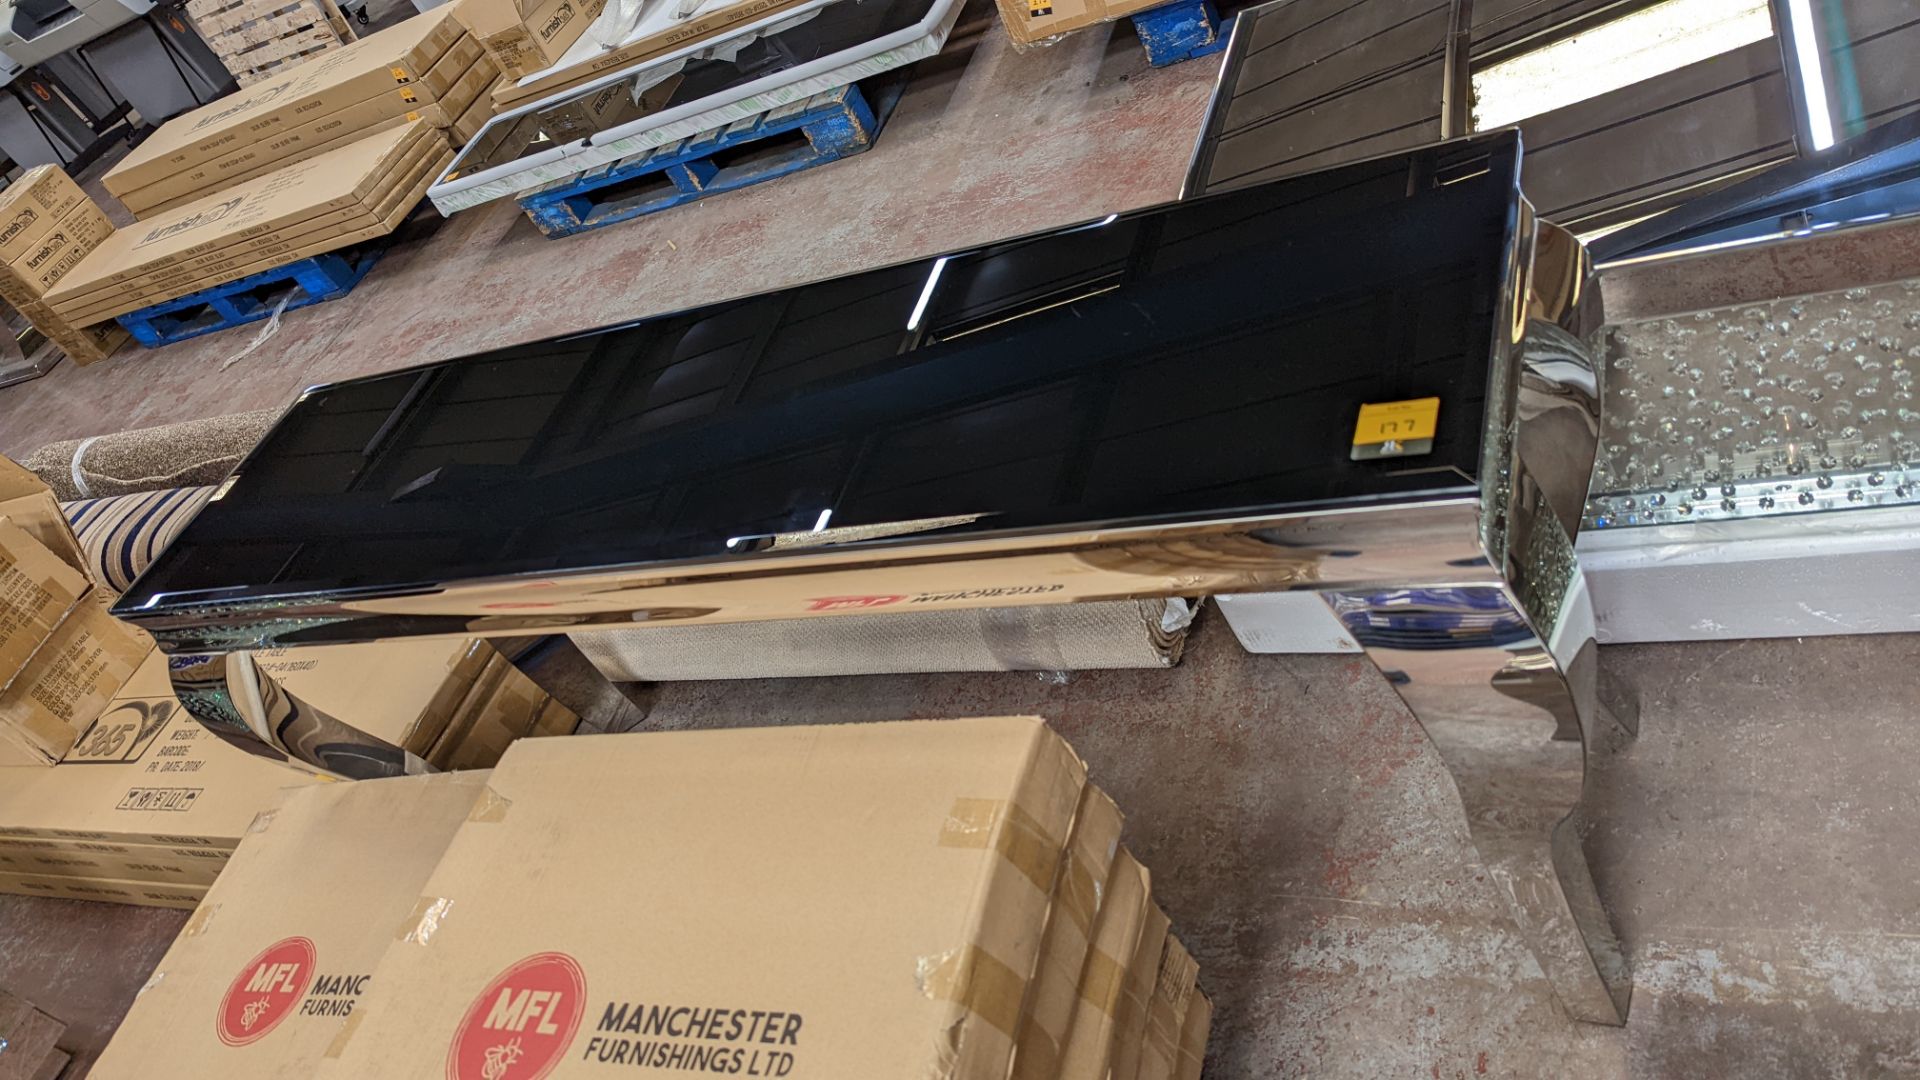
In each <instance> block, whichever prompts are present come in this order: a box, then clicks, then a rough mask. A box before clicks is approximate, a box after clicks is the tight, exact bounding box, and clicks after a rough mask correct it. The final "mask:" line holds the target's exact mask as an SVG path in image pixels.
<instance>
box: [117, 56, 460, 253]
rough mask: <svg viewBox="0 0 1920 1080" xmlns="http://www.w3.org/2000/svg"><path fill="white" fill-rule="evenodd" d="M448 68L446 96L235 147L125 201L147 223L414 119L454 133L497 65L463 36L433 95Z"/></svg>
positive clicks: (332, 118)
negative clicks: (174, 209)
mask: <svg viewBox="0 0 1920 1080" xmlns="http://www.w3.org/2000/svg"><path fill="white" fill-rule="evenodd" d="M447 65H452V67H451V68H450V70H449V72H448V73H447V74H446V76H445V85H446V87H447V90H446V93H445V94H444V95H432V96H430V97H422V96H419V95H416V96H415V97H413V98H411V99H409V98H407V97H403V96H402V95H401V93H400V92H399V91H397V90H395V91H387V92H384V93H381V94H379V95H377V96H375V97H372V98H369V99H367V100H366V101H361V102H357V103H354V104H352V105H348V106H347V107H345V108H343V109H338V110H335V111H333V112H330V113H327V114H326V115H324V116H316V117H313V118H312V119H309V120H306V121H304V122H303V123H301V124H299V125H298V126H295V127H292V128H289V129H287V130H284V131H282V132H280V133H279V134H277V135H275V136H274V137H273V138H272V139H264V140H260V141H257V142H251V143H245V144H241V145H238V146H235V147H233V148H232V149H231V150H230V151H228V152H226V153H224V154H221V155H219V156H218V157H215V158H212V159H210V160H207V161H204V162H201V163H199V164H197V165H194V166H192V167H190V168H186V169H182V170H181V171H179V172H177V173H174V174H172V175H170V176H166V177H163V178H161V179H159V180H157V181H155V182H153V183H151V184H148V185H147V186H145V187H142V188H139V189H137V190H134V191H129V192H127V193H126V194H124V195H122V196H120V201H121V203H123V204H124V205H125V206H126V208H127V209H128V210H131V211H132V212H133V214H134V216H135V217H137V218H140V219H142V220H145V219H146V218H150V217H152V216H154V215H155V214H158V213H160V212H162V211H164V210H167V209H169V208H172V207H175V206H180V205H184V204H185V203H188V202H192V201H194V200H195V199H197V198H201V197H204V196H206V195H209V194H212V193H214V192H217V191H223V190H225V189H227V188H230V187H232V186H234V185H235V184H239V183H242V182H244V181H247V180H251V179H253V178H255V177H257V176H262V175H264V174H266V173H269V172H272V171H273V170H275V169H278V168H282V167H284V166H287V165H292V164H295V163H297V162H301V161H305V160H307V159H309V158H312V157H316V156H318V155H320V154H323V153H327V152H329V151H332V150H337V149H339V148H340V147H342V146H345V145H346V144H348V143H350V142H352V141H354V140H355V139H358V138H362V137H364V136H367V135H373V134H376V133H378V132H381V131H386V130H388V129H391V128H395V127H399V126H401V125H402V124H405V123H407V122H408V121H410V120H420V119H425V120H426V121H427V122H428V123H430V124H432V125H433V126H434V127H440V128H444V127H448V126H450V125H451V124H452V122H453V119H454V118H455V117H457V116H459V115H460V113H461V112H462V111H464V110H465V109H466V108H467V107H468V106H469V105H470V104H472V102H473V99H474V96H475V95H477V94H479V93H480V92H481V90H483V89H484V88H485V86H486V84H487V83H488V82H490V81H491V79H490V78H489V77H488V76H486V75H485V72H486V71H490V70H492V61H490V60H486V59H485V57H484V56H483V55H482V53H481V51H480V46H479V44H478V43H477V42H475V41H474V40H473V38H472V37H468V36H463V37H461V38H460V39H459V40H458V41H456V42H455V43H454V45H453V46H452V47H451V48H449V49H448V50H447V52H446V55H444V56H442V57H441V58H440V61H439V62H438V63H436V64H435V65H434V71H433V73H430V74H429V77H428V80H427V83H428V86H429V88H430V87H431V86H432V85H435V84H437V83H438V82H439V78H437V75H438V73H439V72H440V70H441V68H442V67H445V66H447ZM475 65H481V66H482V74H481V75H480V76H478V77H471V78H470V76H472V75H473V69H474V67H475ZM476 84H477V85H476Z"/></svg>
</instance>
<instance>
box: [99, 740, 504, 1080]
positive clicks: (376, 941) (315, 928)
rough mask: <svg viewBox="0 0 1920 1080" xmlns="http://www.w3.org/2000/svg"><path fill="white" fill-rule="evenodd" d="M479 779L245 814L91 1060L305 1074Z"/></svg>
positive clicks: (181, 1074)
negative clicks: (241, 831)
mask: <svg viewBox="0 0 1920 1080" xmlns="http://www.w3.org/2000/svg"><path fill="white" fill-rule="evenodd" d="M485 790H486V774H485V773H462V774H459V775H439V776H411V777H401V778H398V779H394V780H368V781H362V782H359V783H351V784H326V785H321V786H319V787H312V788H305V789H301V790H297V791H292V792H289V793H287V794H286V796H285V798H284V800H283V801H282V802H281V804H280V805H279V806H278V807H277V808H275V809H270V810H267V811H265V812H263V813H262V814H261V815H260V817H259V818H258V819H256V821H255V823H254V824H253V825H252V826H251V827H250V829H249V831H248V834H247V836H246V838H245V839H244V840H243V841H242V842H241V844H240V847H239V848H238V850H236V851H235V852H234V853H233V858H232V859H231V860H229V862H228V863H227V866H226V869H225V871H224V872H222V874H221V875H220V879H219V880H218V881H217V882H215V883H214V885H213V886H212V888H210V889H209V890H207V895H206V899H205V901H204V902H203V903H202V905H201V907H200V912H199V914H198V915H196V916H195V917H194V918H193V919H192V920H191V921H189V922H188V924H187V927H186V929H185V930H183V931H182V932H181V934H180V936H179V938H177V939H176V940H175V941H174V943H173V946H172V947H171V948H169V949H168V950H167V954H166V956H164V957H163V958H161V960H160V963H159V966H158V967H156V968H155V969H154V976H155V977H154V978H152V979H150V980H148V983H147V987H146V989H145V990H144V991H143V992H142V993H141V995H140V996H139V998H138V999H136V1000H135V1001H134V1004H133V1008H132V1009H131V1010H130V1011H129V1012H128V1013H127V1017H126V1019H125V1020H124V1021H122V1022H121V1024H120V1027H119V1029H118V1031H116V1032H115V1034H114V1036H113V1041H112V1042H111V1043H110V1044H109V1045H108V1046H107V1049H106V1051H105V1052H104V1053H103V1054H102V1055H101V1057H100V1061H99V1064H98V1065H96V1066H95V1067H94V1072H93V1074H92V1075H94V1076H97V1077H102V1078H108V1077H119V1076H127V1077H131V1076H138V1077H141V1078H142V1080H168V1078H173V1080H202V1078H205V1077H213V1076H246V1077H250V1078H256V1080H293V1078H296V1077H298V1078H301V1080H304V1078H305V1077H307V1076H309V1075H311V1073H312V1070H313V1068H314V1066H315V1064H316V1063H318V1061H319V1060H320V1058H321V1057H322V1055H324V1054H325V1053H326V1052H327V1048H328V1047H329V1046H331V1045H332V1044H333V1042H334V1040H335V1039H336V1038H337V1037H338V1035H339V1033H340V1031H341V1029H342V1028H343V1027H345V1026H346V1025H347V1023H348V1022H349V1021H350V1020H351V1019H353V1018H355V1016H356V1010H357V1008H358V1006H359V1004H360V1003H361V1002H362V1001H363V1000H364V998H365V997H366V995H367V993H368V990H369V989H370V978H371V976H372V974H373V971H374V968H375V965H376V964H377V962H378V961H379V959H380V956H381V954H382V953H383V952H384V951H385V950H386V948H387V947H388V946H389V945H391V944H392V943H393V937H392V934H391V932H390V928H392V927H394V926H397V925H399V924H400V923H401V922H402V921H403V920H404V919H405V917H406V916H407V914H408V912H410V911H411V910H412V909H413V907H414V905H415V902H416V901H417V900H418V899H419V897H420V893H421V889H422V887H423V886H424V885H425V883H426V880H427V877H428V874H429V873H430V872H431V871H432V869H433V867H434V865H435V863H437V862H438V861H439V858H440V855H441V853H442V852H443V851H444V850H445V849H446V846H447V843H448V841H450V840H451V839H452V838H453V835H454V832H455V830H456V829H458V828H459V827H460V825H461V824H462V823H463V822H465V821H466V820H467V816H468V814H469V812H470V811H471V810H472V808H473V805H474V802H475V800H476V799H477V798H478V797H479V796H480V795H481V794H482V793H483V792H484V791H485ZM262 972H265V974H264V975H263V974H262Z"/></svg>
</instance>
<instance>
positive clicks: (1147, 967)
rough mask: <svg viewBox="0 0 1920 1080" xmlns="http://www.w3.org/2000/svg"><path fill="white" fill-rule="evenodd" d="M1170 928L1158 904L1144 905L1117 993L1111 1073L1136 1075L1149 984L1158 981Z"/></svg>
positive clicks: (1150, 989)
mask: <svg viewBox="0 0 1920 1080" xmlns="http://www.w3.org/2000/svg"><path fill="white" fill-rule="evenodd" d="M1169 929H1171V926H1170V924H1169V923H1168V920H1167V913H1166V912H1164V911H1162V910H1160V908H1159V906H1158V905H1155V904H1149V905H1148V907H1147V925H1146V929H1144V930H1142V931H1141V932H1140V946H1139V948H1137V949H1135V950H1134V952H1133V959H1132V960H1130V961H1128V962H1127V978H1126V982H1125V983H1124V984H1123V987H1122V990H1121V994H1120V1008H1119V1010H1118V1011H1117V1012H1115V1013H1114V1017H1113V1027H1114V1040H1113V1073H1114V1075H1115V1076H1138V1075H1139V1073H1140V1050H1141V1046H1142V1044H1143V1043H1144V1042H1145V1040H1146V1034H1147V1009H1148V1007H1149V1005H1150V1004H1151V1003H1152V1001H1153V987H1154V984H1155V983H1156V982H1158V981H1159V976H1160V958H1161V957H1162V956H1163V955H1164V954H1165V953H1166V950H1167V932H1168V930H1169Z"/></svg>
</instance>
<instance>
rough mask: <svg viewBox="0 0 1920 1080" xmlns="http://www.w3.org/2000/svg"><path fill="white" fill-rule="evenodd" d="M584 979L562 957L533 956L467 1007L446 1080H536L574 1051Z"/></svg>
mask: <svg viewBox="0 0 1920 1080" xmlns="http://www.w3.org/2000/svg"><path fill="white" fill-rule="evenodd" d="M586 998H587V978H586V975H585V974H584V973H583V972H582V971H581V970H580V964H579V963H578V962H577V961H576V960H574V958H573V957H571V956H568V955H567V954H565V953H558V952H545V953H535V954H534V955H532V956H529V957H527V958H526V959H524V960H521V961H520V962H519V963H516V964H514V965H513V966H512V967H510V968H508V969H507V970H505V971H503V972H501V973H500V974H499V975H498V976H496V977H495V978H494V980H493V981H492V982H490V983H488V984H487V988H486V989H485V990H482V991H481V992H480V995H479V996H478V997H476V998H474V999H473V1004H471V1005H469V1006H467V1012H466V1015H465V1016H463V1017H461V1019H460V1026H459V1027H458V1028H457V1029H455V1031H454V1033H453V1045H452V1046H450V1047H449V1048H448V1049H447V1080H540V1078H541V1077H544V1076H546V1075H547V1074H548V1073H550V1072H552V1071H553V1068H554V1066H556V1065H558V1064H559V1063H560V1059H561V1058H562V1057H563V1056H565V1055H566V1052H567V1047H568V1046H570V1045H572V1043H573V1036H574V1033H575V1032H577V1031H579V1030H580V1018H581V1017H582V1016H583V1015H585V1012H586Z"/></svg>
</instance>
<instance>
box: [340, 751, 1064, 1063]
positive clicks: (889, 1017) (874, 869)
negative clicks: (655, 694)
mask: <svg viewBox="0 0 1920 1080" xmlns="http://www.w3.org/2000/svg"><path fill="white" fill-rule="evenodd" d="M1084 782H1085V772H1084V766H1082V765H1081V764H1080V762H1079V760H1078V758H1076V757H1074V755H1073V753H1072V751H1071V750H1070V749H1068V748H1067V747H1066V745H1065V743H1064V742H1062V741H1061V740H1060V739H1059V737H1058V736H1056V735H1054V734H1053V733H1052V732H1050V731H1049V730H1047V728H1046V727H1045V725H1044V724H1042V723H1041V722H1040V721H1039V720H1037V719H1034V718H1031V717H1028V718H1005V717H1001V718H989V719H981V720H952V721H918V722H902V723H877V724H847V725H838V726H826V727H770V728H750V729H744V730H733V731H687V732H670V733H650V734H645V735H605V736H576V737H572V738H564V739H528V740H522V741H520V742H518V743H515V744H514V746H513V748H512V749H511V750H509V751H508V753H507V755H506V756H505V757H504V758H502V759H501V762H500V765H499V766H498V767H497V768H496V769H495V770H494V771H493V777H492V781H491V783H490V785H489V787H490V797H489V798H485V799H482V800H481V803H480V804H479V805H478V806H476V809H475V815H474V819H473V820H472V821H470V822H469V823H468V824H467V826H465V827H464V828H462V829H461V830H460V832H459V834H458V835H457V836H456V837H455V838H454V842H453V843H452V844H451V845H450V846H449V848H448V851H447V855H446V857H445V858H444V859H443V860H442V861H441V864H440V866H439V868H438V869H436V870H435V871H434V874H433V876H432V878H431V879H430V880H429V881H428V883H427V885H426V888H425V890H424V895H423V896H422V898H421V903H420V907H419V908H418V909H417V910H418V912H419V917H418V918H417V919H416V920H415V921H414V922H413V924H412V925H409V926H403V927H401V928H400V929H399V930H398V931H397V936H398V937H399V938H400V939H401V943H399V944H396V946H395V947H394V948H393V949H390V950H389V951H388V953H387V955H386V957H385V958H384V959H383V960H382V961H381V964H380V966H379V967H378V968H377V969H376V970H375V976H374V985H373V989H372V991H371V992H370V993H369V995H368V997H367V999H366V1001H365V1002H364V1003H363V1005H362V1006H361V1009H360V1011H361V1012H362V1013H363V1014H364V1020H363V1021H362V1022H361V1023H360V1024H359V1026H358V1028H357V1029H356V1030H355V1031H354V1032H352V1033H351V1035H350V1036H349V1037H348V1038H347V1039H346V1040H345V1044H344V1046H343V1047H339V1048H338V1049H339V1050H340V1055H339V1057H337V1058H334V1059H331V1060H329V1061H327V1062H325V1063H324V1064H323V1066H322V1069H321V1071H320V1073H319V1074H318V1075H320V1076H326V1077H363V1076H370V1075H376V1074H379V1075H409V1076H412V1075H429V1074H432V1075H441V1074H442V1073H443V1072H444V1073H446V1074H447V1075H457V1076H461V1077H465V1076H470V1075H471V1076H480V1075H482V1072H481V1070H482V1068H483V1065H484V1061H485V1060H486V1055H487V1053H488V1052H489V1051H490V1050H492V1049H494V1048H495V1047H498V1046H502V1045H506V1044H508V1043H510V1042H512V1043H515V1044H516V1045H517V1054H518V1056H517V1058H516V1060H517V1061H518V1062H519V1064H520V1065H521V1066H522V1067H523V1069H524V1071H525V1072H526V1074H527V1075H541V1076H548V1077H551V1078H552V1080H572V1078H581V1077H598V1076H606V1075H609V1074H610V1073H609V1070H610V1069H615V1068H617V1067H618V1066H621V1065H624V1071H629V1072H630V1071H634V1065H635V1064H636V1061H640V1062H645V1061H649V1060H655V1058H654V1057H653V1056H654V1055H658V1059H657V1060H659V1061H661V1062H666V1061H678V1062H679V1063H680V1065H679V1067H680V1068H683V1069H685V1068H699V1067H701V1066H699V1065H691V1066H690V1065H688V1064H687V1062H688V1061H690V1060H696V1059H697V1060H698V1061H703V1062H705V1063H706V1065H705V1067H706V1068H708V1069H710V1070H713V1069H717V1070H718V1071H725V1072H736V1071H737V1072H739V1073H742V1074H747V1075H793V1076H831V1077H923V1076H934V1075H939V1076H953V1077H985V1076H993V1075H999V1076H1003V1077H1004V1076H1005V1074H1006V1070H1007V1069H1008V1068H1009V1067H1010V1065H1011V1061H1012V1052H1013V1044H1012V1031H1013V1029H1014V1027H1015V1025H1016V1024H1017V1021H1018V1015H1019V1008H1020V1002H1021V998H1022V997H1023V995H1024V992H1025V987H1026V982H1027V979H1028V978H1029V977H1030V974H1031V970H1032V966H1033V964H1034V962H1035V960H1036V959H1037V952H1038V946H1039V936H1040V925H1041V922H1042V921H1043V919H1044V916H1045V910H1046V906H1047V903H1048V901H1049V898H1050V890H1051V885H1052V880H1053V873H1054V871H1055V870H1056V869H1057V865H1058V863H1059V860H1060V857H1061V856H1060V852H1061V847H1062V844H1063V842H1064V839H1065V835H1066V832H1067V831H1068V829H1069V828H1070V826H1071V822H1072V816H1073V814H1074V810H1075V807H1076V806H1077V805H1078V802H1079V796H1080V790H1081V788H1082V787H1083V785H1084ZM531 898H537V903H532V902H531ZM610 913H630V915H631V916H632V917H628V916H620V917H612V916H611V915H610ZM641 913H644V914H641ZM443 914H444V916H445V917H441V916H442V915H443ZM662 927H671V928H672V932H671V933H662V932H661V928H662ZM823 972H831V975H832V977H830V978H827V977H823V975H822V973H823ZM522 991H526V993H525V994H524V995H523V994H522ZM535 994H538V995H539V996H538V997H537V998H535V997H534V995H535ZM519 1001H524V1002H528V1003H529V1004H528V1006H527V1007H524V1008H520V1009H515V1008H514V1007H513V1005H514V1003H515V1002H519ZM536 1001H537V1002H539V1003H540V1007H539V1008H533V1007H532V1004H533V1003H534V1002H536ZM503 1002H504V1003H505V1004H504V1005H503V1004H502V1003H503ZM549 1003H550V1005H551V1007H550V1008H549V1007H548V1005H549ZM695 1009H697V1010H698V1011H699V1013H700V1015H701V1019H700V1020H699V1024H700V1029H699V1031H697V1032H692V1033H690V1032H689V1029H688V1026H687V1025H688V1024H689V1023H692V1022H693V1021H692V1016H693V1010H695ZM676 1017H677V1018H676ZM659 1067H661V1068H668V1067H671V1066H666V1065H661V1066H659ZM549 1069H550V1070H551V1071H547V1070H549ZM756 1069H757V1070H758V1072H755V1070H756Z"/></svg>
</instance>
